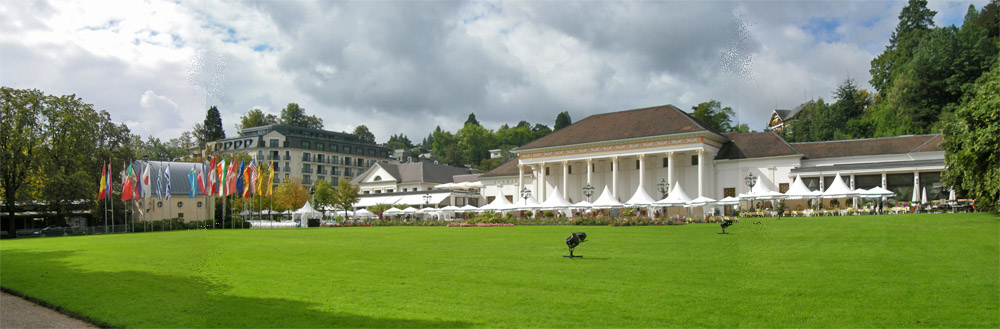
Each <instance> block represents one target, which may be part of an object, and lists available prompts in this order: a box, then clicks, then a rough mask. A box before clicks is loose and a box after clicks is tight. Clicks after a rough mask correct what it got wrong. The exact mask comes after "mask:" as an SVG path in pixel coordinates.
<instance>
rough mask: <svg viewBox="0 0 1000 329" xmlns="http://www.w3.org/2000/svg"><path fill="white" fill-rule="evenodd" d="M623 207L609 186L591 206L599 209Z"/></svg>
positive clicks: (605, 187)
mask: <svg viewBox="0 0 1000 329" xmlns="http://www.w3.org/2000/svg"><path fill="white" fill-rule="evenodd" d="M622 206H623V205H622V203H621V202H618V200H615V197H614V196H612V195H611V190H609V189H608V186H607V185H605V186H604V191H603V192H601V196H600V197H598V198H597V201H594V204H593V205H591V207H593V208H597V209H609V208H621V207H622Z"/></svg>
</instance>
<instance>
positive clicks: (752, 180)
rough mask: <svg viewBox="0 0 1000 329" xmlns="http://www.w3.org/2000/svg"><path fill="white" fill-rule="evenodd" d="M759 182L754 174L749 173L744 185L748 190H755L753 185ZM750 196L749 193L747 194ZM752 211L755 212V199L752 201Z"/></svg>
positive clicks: (744, 179)
mask: <svg viewBox="0 0 1000 329" xmlns="http://www.w3.org/2000/svg"><path fill="white" fill-rule="evenodd" d="M755 182H757V177H756V176H754V175H753V173H752V172H749V171H748V172H747V177H744V178H743V183H744V184H746V185H747V188H748V189H752V188H753V184H754V183H755ZM747 194H749V193H747ZM750 211H753V199H750Z"/></svg>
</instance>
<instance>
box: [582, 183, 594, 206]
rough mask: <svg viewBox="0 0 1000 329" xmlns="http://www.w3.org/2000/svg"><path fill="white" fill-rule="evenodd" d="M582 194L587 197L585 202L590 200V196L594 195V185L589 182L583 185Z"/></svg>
mask: <svg viewBox="0 0 1000 329" xmlns="http://www.w3.org/2000/svg"><path fill="white" fill-rule="evenodd" d="M583 195H584V196H586V197H587V202H590V196H591V195H594V187H593V186H591V185H590V184H587V186H584V187H583Z"/></svg>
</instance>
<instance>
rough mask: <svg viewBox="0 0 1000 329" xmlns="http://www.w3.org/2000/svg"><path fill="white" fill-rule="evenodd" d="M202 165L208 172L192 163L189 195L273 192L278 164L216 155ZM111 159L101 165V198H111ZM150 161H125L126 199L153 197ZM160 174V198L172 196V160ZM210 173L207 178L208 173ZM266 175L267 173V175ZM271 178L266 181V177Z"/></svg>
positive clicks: (158, 188) (239, 194)
mask: <svg viewBox="0 0 1000 329" xmlns="http://www.w3.org/2000/svg"><path fill="white" fill-rule="evenodd" d="M202 168H204V169H207V170H208V172H202V170H201V169H199V168H198V165H197V164H194V165H192V166H191V170H190V171H188V177H187V178H188V183H189V184H190V187H191V189H190V193H189V196H188V197H189V198H194V197H196V196H198V195H199V194H201V195H218V196H220V197H223V196H229V195H234V194H235V195H237V196H239V197H244V198H249V197H251V196H253V195H268V196H269V195H271V193H272V192H273V184H271V183H270V182H273V181H274V164H273V163H272V164H270V165H269V166H267V167H258V166H257V164H256V162H254V161H253V160H251V161H250V163H249V164H248V165H246V166H244V162H243V160H240V163H239V166H237V165H236V161H229V164H228V165H227V164H226V160H225V159H223V160H222V161H219V162H216V158H215V157H212V162H211V165H207V164H205V165H203V166H202ZM111 173H112V171H111V163H106V164H104V165H102V166H101V186H100V190H99V191H98V193H97V200H104V199H111V198H112V194H111ZM152 174H153V173H152V172H151V170H150V165H149V162H146V165H145V168H141V169H140V168H133V167H132V164H128V166H127V167H126V166H125V164H122V171H121V179H122V196H121V200H122V201H127V200H133V199H135V200H139V199H142V198H148V197H152V195H151V193H152V191H151V190H152V182H151V178H150V176H151V175H152ZM155 175H156V189H155V192H156V198H157V199H159V200H170V194H171V193H170V191H171V189H170V164H169V163H168V164H166V166H165V167H164V168H163V170H162V171H158V172H156V173H155ZM206 175H207V176H208V177H207V178H206V177H205V176H206ZM265 176H266V177H265ZM265 179H267V180H266V181H264V180H265Z"/></svg>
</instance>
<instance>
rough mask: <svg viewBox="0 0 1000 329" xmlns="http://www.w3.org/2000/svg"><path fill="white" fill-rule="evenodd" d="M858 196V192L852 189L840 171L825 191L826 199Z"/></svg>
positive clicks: (824, 196)
mask: <svg viewBox="0 0 1000 329" xmlns="http://www.w3.org/2000/svg"><path fill="white" fill-rule="evenodd" d="M856 196H858V193H857V192H854V191H853V190H851V188H850V187H848V186H847V184H845V183H844V180H843V179H841V178H840V173H837V176H836V177H834V178H833V183H830V187H828V188H827V189H826V191H824V192H823V196H822V197H823V198H824V199H838V198H853V197H856Z"/></svg>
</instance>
